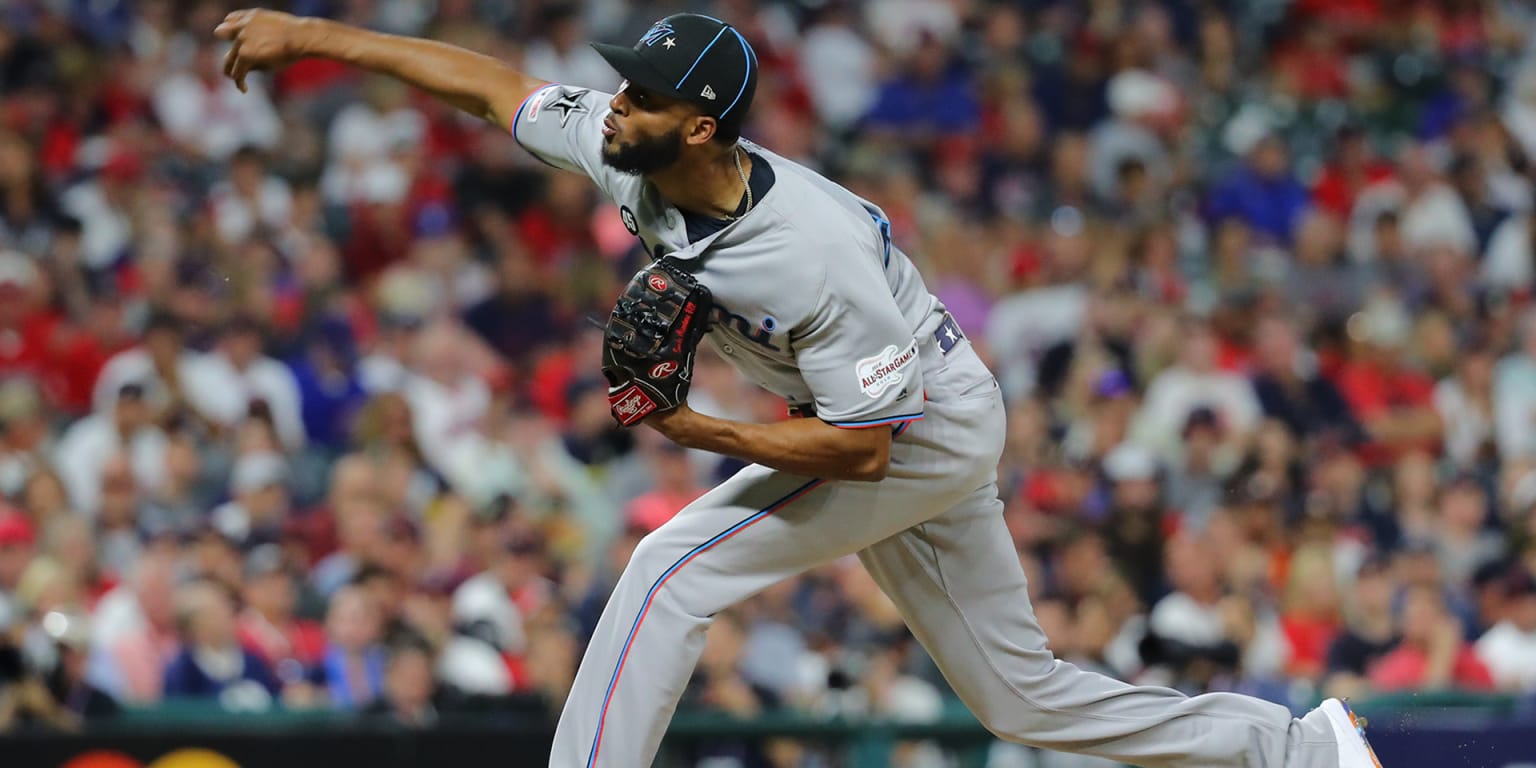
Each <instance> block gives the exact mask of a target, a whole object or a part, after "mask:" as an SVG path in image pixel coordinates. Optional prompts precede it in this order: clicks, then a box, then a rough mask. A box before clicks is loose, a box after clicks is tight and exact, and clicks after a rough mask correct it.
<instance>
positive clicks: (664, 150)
mask: <svg viewBox="0 0 1536 768" xmlns="http://www.w3.org/2000/svg"><path fill="white" fill-rule="evenodd" d="M682 154H683V129H681V128H673V129H672V130H670V131H667V132H666V133H663V134H661V135H660V136H651V137H649V138H644V139H640V140H639V141H636V142H634V143H633V144H616V147H615V148H614V149H613V150H612V151H611V152H610V151H609V148H608V147H607V146H604V147H603V151H602V155H603V164H604V165H607V166H608V167H609V168H612V169H614V170H616V171H618V172H619V173H627V174H629V175H631V176H643V175H645V174H647V173H655V172H657V171H659V170H661V169H663V168H666V167H667V166H670V165H672V164H673V163H675V162H677V158H679V157H681V156H682Z"/></svg>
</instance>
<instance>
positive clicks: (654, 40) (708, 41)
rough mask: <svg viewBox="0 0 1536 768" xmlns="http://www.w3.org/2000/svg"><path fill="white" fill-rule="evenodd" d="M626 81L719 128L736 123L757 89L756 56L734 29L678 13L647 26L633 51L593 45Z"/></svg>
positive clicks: (709, 19) (723, 24)
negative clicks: (686, 106)
mask: <svg viewBox="0 0 1536 768" xmlns="http://www.w3.org/2000/svg"><path fill="white" fill-rule="evenodd" d="M592 47H593V48H595V49H597V52H598V53H600V54H602V56H603V58H604V59H606V60H607V61H608V64H609V65H611V66H612V67H613V68H614V69H615V70H616V71H618V73H619V74H620V75H622V76H623V77H624V79H626V80H628V81H630V82H631V83H634V84H636V85H639V86H641V87H642V88H645V89H646V90H648V91H655V92H656V93H659V94H661V95H663V96H669V97H671V98H675V99H679V100H681V101H686V102H688V103H690V104H694V105H696V106H698V107H699V109H701V110H703V112H704V114H706V115H709V116H710V117H713V118H715V119H717V120H719V121H721V122H722V123H738V124H739V123H740V122H741V119H742V116H743V115H745V114H746V113H747V109H748V108H749V107H751V106H752V93H753V91H755V90H757V54H756V53H754V52H753V50H752V46H751V45H750V44H749V43H747V39H746V38H745V37H743V36H742V34H741V33H740V32H738V31H736V28H735V27H733V26H731V25H729V24H727V23H725V22H723V21H721V20H719V19H716V18H714V17H711V16H702V15H700V14H696V13H677V14H673V15H671V16H668V17H666V18H664V19H662V20H661V21H658V22H656V23H655V24H652V25H651V28H650V29H649V30H647V31H646V33H645V34H644V35H641V36H640V41H639V42H637V43H635V46H634V47H633V48H626V47H624V46H622V45H611V44H608V43H593V44H592Z"/></svg>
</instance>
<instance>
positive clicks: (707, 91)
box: [699, 85, 715, 101]
mask: <svg viewBox="0 0 1536 768" xmlns="http://www.w3.org/2000/svg"><path fill="white" fill-rule="evenodd" d="M699 95H700V96H703V97H704V98H706V99H709V100H710V101H714V100H715V89H713V88H711V87H709V86H707V85H706V86H704V91H703V92H702V93H700V94H699Z"/></svg>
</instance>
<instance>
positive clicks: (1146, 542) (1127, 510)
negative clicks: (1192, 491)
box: [1103, 442, 1163, 601]
mask: <svg viewBox="0 0 1536 768" xmlns="http://www.w3.org/2000/svg"><path fill="white" fill-rule="evenodd" d="M1103 470H1104V475H1105V477H1107V478H1108V479H1109V483H1110V488H1109V495H1110V499H1109V510H1108V515H1107V517H1106V518H1105V520H1104V528H1103V530H1104V532H1105V543H1106V545H1107V546H1108V549H1109V552H1110V554H1111V555H1112V556H1113V557H1114V558H1115V560H1116V561H1118V562H1119V563H1121V565H1122V567H1123V569H1124V572H1125V575H1126V578H1127V579H1129V580H1130V582H1131V583H1132V584H1133V585H1135V587H1136V589H1137V590H1138V594H1139V595H1140V596H1141V597H1142V599H1143V601H1150V600H1151V598H1153V597H1155V596H1156V595H1157V593H1158V588H1159V586H1160V585H1161V583H1162V542H1163V529H1162V526H1163V498H1162V496H1163V489H1162V484H1161V482H1160V478H1159V466H1158V460H1157V457H1156V456H1155V455H1153V454H1152V452H1151V451H1148V450H1147V449H1146V448H1144V447H1142V446H1140V445H1138V444H1136V443H1133V442H1126V443H1121V444H1120V445H1118V446H1116V447H1115V449H1114V450H1111V451H1110V452H1109V454H1108V455H1106V456H1105V457H1104V462H1103Z"/></svg>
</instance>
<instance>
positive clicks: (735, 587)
mask: <svg viewBox="0 0 1536 768" xmlns="http://www.w3.org/2000/svg"><path fill="white" fill-rule="evenodd" d="M934 346H935V345H933V344H932V343H931V342H930V344H929V348H925V349H923V350H922V352H921V357H922V359H923V360H924V384H925V386H926V390H927V396H928V402H927V404H926V406H925V409H924V413H925V417H924V418H923V420H922V421H918V422H914V423H912V424H910V426H909V428H908V429H907V430H905V432H904V433H902V434H901V435H900V436H899V437H898V438H897V440H896V441H895V443H894V444H893V446H892V451H891V471H890V474H889V476H888V477H887V478H886V479H885V480H883V481H880V482H878V483H858V482H842V481H831V482H823V481H820V480H816V479H813V478H807V477H798V476H794V475H789V474H786V473H783V472H778V471H774V470H770V469H766V468H763V467H758V466H753V467H748V468H747V469H744V470H742V471H741V472H740V473H738V474H737V475H736V476H735V477H732V478H731V479H730V480H727V481H726V482H725V483H722V484H721V485H720V486H718V487H716V488H715V489H713V490H712V491H710V492H709V493H707V494H705V495H704V496H703V497H701V498H700V499H699V500H698V501H696V502H694V503H693V504H691V505H689V506H688V507H687V508H686V509H684V510H683V511H682V512H680V513H678V515H677V516H676V517H675V518H674V519H672V520H671V521H669V522H668V523H666V524H665V525H663V526H661V527H660V528H659V529H657V530H656V531H655V532H654V533H652V534H651V535H649V536H647V537H646V538H645V539H644V540H642V541H641V542H640V544H639V546H638V547H637V548H636V549H635V553H634V555H633V557H632V559H631V561H630V563H629V566H628V567H627V568H626V569H625V572H624V574H623V576H622V577H621V578H620V580H619V584H618V586H617V588H616V589H615V591H614V594H613V596H612V598H611V599H610V601H609V603H608V606H607V608H606V609H605V610H604V611H603V615H602V618H601V620H600V621H599V623H598V626H597V630H596V632H595V633H594V635H593V637H592V641H591V644H590V645H589V646H588V648H587V651H586V655H585V657H584V658H583V659H582V663H581V668H580V670H579V671H578V672H577V675H576V681H575V685H574V687H573V688H572V691H571V694H570V698H569V699H568V700H567V702H566V705H565V709H564V712H563V713H562V714H561V717H560V724H559V727H558V729H557V731H556V734H555V742H554V751H553V753H552V755H551V757H550V765H551V767H552V768H573V767H579V766H586V768H597V767H598V766H602V767H603V768H610V767H611V768H645V767H646V766H649V765H650V764H651V762H652V760H653V759H654V756H655V754H656V751H657V749H658V748H659V747H660V744H661V740H662V736H663V735H664V733H665V731H666V727H667V723H668V722H669V720H670V719H671V717H672V713H673V711H674V710H675V709H676V706H677V701H678V698H679V697H680V696H681V695H682V693H683V688H684V686H685V685H686V684H687V682H688V679H689V677H690V675H691V673H692V671H693V668H694V665H695V663H696V662H697V661H698V658H699V654H700V653H701V652H702V649H703V646H704V634H705V630H706V629H707V628H708V627H709V624H710V617H711V616H713V615H714V614H715V613H716V612H718V611H721V610H724V609H726V608H729V607H731V606H732V605H734V604H736V603H738V602H741V601H742V600H744V599H746V598H748V597H750V596H751V595H753V594H755V593H757V592H759V591H761V590H763V589H765V588H767V587H769V586H771V585H772V584H774V583H776V582H778V581H781V580H783V579H785V578H788V577H790V576H793V575H795V574H797V573H800V572H802V571H805V570H807V569H809V568H812V567H814V566H817V565H819V564H822V563H826V562H829V561H831V560H833V559H836V558H838V557H842V556H845V555H848V554H852V553H857V554H858V556H859V559H860V560H861V561H862V562H863V564H864V566H865V568H866V569H868V571H869V573H870V574H871V575H872V576H873V577H874V579H875V581H876V582H878V583H879V585H880V587H881V588H882V589H884V590H885V592H886V594H888V595H889V596H890V597H891V599H892V600H893V601H894V602H895V604H896V605H897V607H899V608H900V610H901V612H902V615H903V617H904V618H905V619H906V622H907V625H908V626H909V627H910V628H911V630H912V633H913V634H914V635H915V636H916V637H917V639H918V640H919V641H920V642H921V643H922V644H923V646H924V648H926V649H927V651H928V653H929V654H930V655H931V656H932V657H933V659H934V660H935V661H936V662H937V664H938V666H939V668H940V670H942V671H943V673H944V676H945V678H946V679H947V680H948V681H949V683H950V685H951V686H952V687H953V688H954V690H955V692H956V693H958V694H959V695H960V697H961V698H962V699H963V700H964V701H965V703H966V705H967V706H969V707H970V709H971V711H972V712H973V713H974V714H975V715H976V717H977V718H978V719H979V720H980V721H981V723H982V724H983V725H985V726H986V727H987V729H988V730H990V731H992V732H993V733H995V734H996V735H997V736H998V737H999V738H1002V739H1005V740H1007V741H1012V742H1017V743H1021V744H1028V745H1032V746H1037V747H1042V748H1046V749H1053V750H1060V751H1064V752H1074V753H1079V754H1085V755H1093V756H1097V757H1102V758H1107V759H1110V760H1116V761H1119V762H1123V763H1129V764H1132V765H1141V766H1187V767H1189V768H1227V767H1229V766H1230V767H1231V768H1237V767H1238V766H1245V767H1247V766H1252V767H1262V768H1336V766H1337V755H1336V748H1335V744H1334V737H1333V734H1332V731H1331V730H1330V729H1329V726H1328V724H1327V723H1326V721H1324V720H1322V719H1317V718H1310V717H1309V718H1306V719H1294V718H1292V717H1291V715H1290V712H1289V711H1288V710H1287V709H1286V708H1284V707H1282V706H1279V705H1277V704H1272V703H1270V702H1266V701H1263V700H1260V699H1256V698H1251V697H1247V696H1241V695H1237V694H1227V693H1213V694H1206V695H1203V696H1195V697H1188V696H1185V695H1183V694H1181V693H1179V692H1177V691H1174V690H1171V689H1167V688H1155V687H1146V686H1132V685H1127V684H1125V683H1122V682H1120V681H1117V680H1114V679H1112V678H1109V677H1105V676H1103V675H1099V674H1095V673H1091V672H1085V671H1083V670H1080V669H1078V668H1077V667H1075V666H1073V665H1071V664H1068V663H1065V662H1062V661H1059V660H1057V659H1056V658H1055V657H1054V656H1052V654H1051V652H1050V650H1049V649H1048V648H1047V647H1046V637H1045V635H1044V633H1043V632H1041V630H1040V625H1039V624H1038V623H1037V622H1036V620H1035V616H1034V612H1033V610H1032V609H1031V608H1030V604H1029V598H1028V592H1027V591H1026V584H1025V577H1024V571H1023V569H1022V567H1021V566H1020V565H1019V559H1018V554H1017V552H1015V550H1014V548H1013V543H1012V538H1011V536H1010V535H1009V533H1008V531H1007V529H1006V527H1005V525H1004V523H1003V517H1002V503H1001V502H1000V501H999V500H998V498H997V486H996V474H995V472H996V466H997V460H998V457H999V455H1000V453H1001V451H1002V447H1003V435H1004V410H1005V409H1004V405H1003V400H1002V397H1001V395H1000V394H999V392H998V390H997V387H996V384H995V382H994V381H993V379H992V376H991V374H990V373H989V372H988V371H987V370H986V367H985V365H983V364H982V362H981V361H980V360H979V359H978V358H977V357H976V356H975V353H974V352H973V351H972V350H971V348H970V345H969V343H965V342H962V343H961V344H960V345H958V346H956V347H954V348H953V349H952V350H951V351H950V354H949V355H947V356H940V355H939V354H938V351H937V349H936V348H934Z"/></svg>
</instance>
